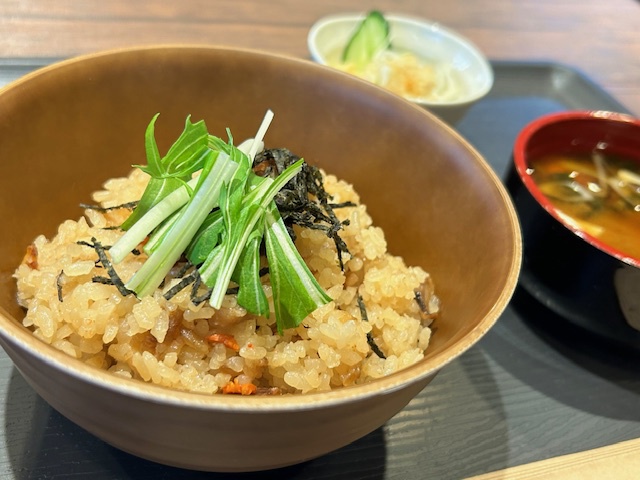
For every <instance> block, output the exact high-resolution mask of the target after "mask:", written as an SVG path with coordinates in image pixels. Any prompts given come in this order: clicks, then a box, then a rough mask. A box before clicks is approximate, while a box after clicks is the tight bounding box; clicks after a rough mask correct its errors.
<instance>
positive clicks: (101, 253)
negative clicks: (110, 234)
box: [77, 237, 133, 297]
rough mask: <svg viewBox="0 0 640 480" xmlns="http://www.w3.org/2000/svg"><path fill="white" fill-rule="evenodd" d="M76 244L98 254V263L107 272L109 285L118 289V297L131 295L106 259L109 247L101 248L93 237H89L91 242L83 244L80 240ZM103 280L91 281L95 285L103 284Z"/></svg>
mask: <svg viewBox="0 0 640 480" xmlns="http://www.w3.org/2000/svg"><path fill="white" fill-rule="evenodd" d="M77 244H78V245H84V246H87V247H91V248H93V249H94V250H95V251H96V253H97V254H98V260H99V261H100V263H101V264H102V266H103V267H104V269H105V270H106V271H107V274H108V275H109V278H108V280H109V281H110V282H111V283H110V284H111V285H113V286H115V287H116V288H117V289H118V291H119V292H120V295H122V296H123V297H126V296H127V295H131V294H133V292H132V291H131V290H129V289H128V288H127V287H125V286H124V282H123V281H122V279H121V278H120V277H119V276H118V273H117V272H116V271H115V269H114V268H113V265H111V261H110V260H109V258H108V257H107V254H106V253H105V252H106V251H107V250H108V249H109V247H105V246H103V245H102V244H101V243H100V242H99V241H98V240H97V239H96V238H95V237H91V242H85V241H83V240H80V241H78V242H77ZM96 278H100V279H102V280H96ZM104 279H105V277H94V279H93V281H94V282H96V283H104V281H103V280H104Z"/></svg>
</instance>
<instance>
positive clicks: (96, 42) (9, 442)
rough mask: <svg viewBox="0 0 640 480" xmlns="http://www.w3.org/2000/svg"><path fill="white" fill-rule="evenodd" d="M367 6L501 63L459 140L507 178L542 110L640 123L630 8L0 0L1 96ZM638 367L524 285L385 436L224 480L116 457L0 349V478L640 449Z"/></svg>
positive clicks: (559, 2) (444, 474) (333, 0)
mask: <svg viewBox="0 0 640 480" xmlns="http://www.w3.org/2000/svg"><path fill="white" fill-rule="evenodd" d="M372 7H375V8H378V9H381V10H383V11H387V12H391V11H393V12H397V13H403V14H409V15H415V16H419V17H424V18H429V19H432V20H436V21H439V22H441V23H442V24H444V25H446V26H448V27H451V28H453V29H455V30H457V31H459V32H461V33H462V34H464V35H466V36H467V37H468V38H470V39H471V40H472V41H473V42H475V43H476V44H477V45H478V46H479V47H480V49H482V50H483V51H484V52H485V53H486V55H487V56H488V57H489V58H490V59H491V60H494V61H498V62H496V63H495V65H496V66H497V71H498V72H499V73H500V76H499V79H498V82H497V85H496V87H497V89H496V92H495V96H494V97H490V98H488V99H487V101H486V102H484V103H482V104H480V105H479V108H478V109H477V110H476V111H474V112H473V115H471V116H470V117H468V118H465V119H463V120H462V122H461V123H460V124H459V125H457V126H456V128H458V130H459V131H460V132H461V133H462V134H463V135H465V136H466V137H467V138H468V139H469V141H470V142H471V143H473V144H474V145H475V146H476V147H477V148H479V150H480V151H481V153H483V154H484V155H485V157H486V158H487V159H488V160H489V162H490V163H491V164H492V166H493V167H494V168H495V169H496V171H497V172H498V173H499V174H501V175H503V174H504V171H505V168H506V165H507V163H508V161H509V158H508V157H509V151H510V147H511V145H512V143H511V142H512V140H513V138H514V135H515V134H516V133H517V131H518V129H519V128H521V127H522V126H523V125H524V123H525V122H526V121H528V120H530V119H531V118H532V117H534V116H536V115H539V114H543V113H547V112H548V111H553V110H555V109H558V108H564V107H567V106H571V105H578V106H585V107H588V108H606V107H609V106H611V105H613V106H614V107H615V106H617V105H620V106H621V107H622V108H624V107H626V109H628V110H629V111H631V112H632V113H636V114H640V89H638V88H637V86H638V85H640V60H639V59H640V34H638V33H637V31H638V30H639V28H640V2H638V1H635V0H606V1H602V0H580V1H579V0H492V1H490V0H475V1H473V2H471V1H464V0H447V1H445V2H436V1H433V0H378V1H377V2H375V3H373V2H372V3H369V2H364V1H358V0H340V1H338V0H325V1H316V2H307V1H303V0H271V1H269V2H266V1H265V2H259V1H258V0H208V1H207V0H179V1H173V2H169V1H166V0H144V1H142V0H109V1H104V0H101V1H97V0H55V1H46V2H45V1H36V0H2V2H0V86H2V85H3V84H4V83H6V82H7V81H11V80H12V79H14V78H17V77H19V76H20V75H23V74H24V73H26V72H27V71H29V70H31V69H33V68H37V67H39V66H42V65H44V64H46V63H48V62H49V61H51V59H57V58H62V57H70V56H74V55H78V54H83V53H89V52H94V51H98V50H103V49H110V48H115V47H125V46H131V45H141V44H153V43H198V44H219V45H232V46H240V47H248V48H257V49H263V50H268V51H271V52H278V53H283V54H288V55H293V56H298V57H305V58H306V57H308V52H307V47H306V35H307V31H308V30H309V28H310V26H311V25H312V24H313V22H314V21H315V20H316V19H318V18H320V17H322V16H324V15H327V14H331V13H337V12H341V11H365V10H368V9H370V8H372ZM503 60H511V61H514V62H515V63H511V62H506V63H505V62H500V61H503ZM522 61H525V62H536V61H541V62H542V63H539V64H535V63H533V64H531V65H534V67H531V68H530V67H526V65H525V67H523V66H522V65H521V64H520V63H519V62H522ZM544 62H550V63H548V64H547V63H544ZM556 64H562V65H566V66H569V67H571V68H570V69H569V70H572V69H577V70H578V71H580V72H582V73H584V74H585V76H586V77H587V78H590V79H591V80H592V81H593V82H595V84H597V85H599V86H600V87H602V89H603V90H604V91H605V92H608V93H609V94H610V95H611V96H613V99H611V98H609V97H606V96H605V97H602V96H601V95H599V93H598V92H597V91H594V90H593V88H591V87H590V86H589V85H585V84H584V82H583V81H582V80H581V79H580V78H576V77H574V76H572V75H571V72H570V71H566V70H562V69H560V70H559V69H557V68H555V66H554V65H556ZM522 92H525V93H526V94H524V95H521V94H522ZM615 100H617V101H618V102H619V103H616V102H615ZM637 363H638V354H637V352H623V351H621V350H619V349H618V348H615V347H611V346H610V345H604V344H603V342H602V341H601V339H600V338H597V337H593V336H590V335H588V334H585V332H583V331H581V330H580V329H577V328H576V327H575V325H567V324H565V323H564V322H563V319H560V318H558V317H557V316H555V315H554V314H553V313H551V312H550V311H547V310H546V309H545V308H544V307H543V306H541V305H540V304H538V303H537V302H535V301H532V299H531V298H529V297H528V295H527V294H526V293H525V292H523V291H521V290H518V291H517V292H516V296H515V297H514V301H513V302H512V303H511V305H509V307H508V308H507V310H506V312H505V313H504V315H503V316H502V317H501V319H500V320H499V322H498V323H497V324H496V326H495V327H494V328H493V329H491V331H490V332H489V333H488V334H487V335H486V336H485V337H484V338H483V339H482V340H481V342H480V343H479V344H478V345H477V346H475V347H474V348H472V349H471V350H470V351H468V352H466V353H465V354H464V355H463V356H462V357H460V358H459V359H457V360H456V361H455V362H453V363H452V364H451V365H448V366H447V367H446V368H444V369H443V371H442V372H440V373H439V374H438V376H437V377H436V379H435V380H434V381H433V382H432V383H431V384H430V385H429V387H428V388H426V389H425V390H424V391H423V392H422V393H421V394H420V395H419V396H418V397H417V398H416V399H414V401H412V402H411V403H410V404H409V405H408V406H407V408H405V409H404V410H403V411H402V412H400V413H399V414H398V415H397V416H396V417H394V418H393V419H392V420H390V421H389V422H388V423H387V424H386V425H385V426H384V427H383V428H380V429H378V430H376V431H375V432H373V433H371V434H370V435H368V436H366V437H365V438H363V439H361V440H359V441H357V442H355V443H354V444H352V445H350V446H348V447H346V448H343V449H341V450H339V451H337V452H334V453H331V454H329V455H326V456H324V457H322V458H319V459H316V460H313V461H311V462H307V463H305V464H302V465H298V466H293V467H290V468H287V469H283V470H279V471H275V472H262V473H259V474H252V475H242V474H241V475H232V476H229V475H223V474H211V475H204V474H201V473H198V472H189V471H185V470H179V469H174V468H170V467H164V466H161V465H157V464H153V463H151V462H147V461H144V460H141V459H137V458H135V457H132V456H130V455H128V454H126V453H123V452H119V451H117V450H116V449H114V448H112V447H110V446H109V445H107V444H105V443H104V442H102V441H100V440H98V439H97V438H95V437H93V436H92V435H90V434H88V433H87V432H85V431H83V430H82V429H80V428H78V427H76V426H75V425H73V424H72V423H71V422H69V421H68V420H66V419H65V418H64V417H62V416H61V415H59V414H58V413H57V412H55V411H54V410H53V409H51V407H49V406H48V405H47V404H46V403H45V402H44V401H43V400H42V399H41V398H40V397H39V396H38V395H37V394H36V393H35V392H34V391H33V390H32V389H31V388H30V387H29V386H28V385H27V384H26V383H25V381H24V380H23V379H22V377H21V376H20V374H19V373H18V372H17V371H16V370H15V368H13V366H12V364H11V361H10V360H9V359H8V358H7V357H6V355H4V353H3V352H0V425H1V426H0V478H2V479H19V480H24V479H54V478H56V479H58V478H60V479H62V478H65V479H66V478H78V479H84V478H92V479H154V480H157V479H167V480H169V479H170V480H176V479H199V478H207V479H216V480H218V479H228V478H234V479H238V480H239V479H245V478H246V479H249V478H252V479H253V478H258V479H263V480H264V479H269V478H278V479H285V478H286V479H300V480H310V479H317V480H320V479H322V480H328V479H333V480H335V479H345V480H346V479H348V480H392V479H393V480H405V479H409V480H413V479H438V480H439V479H451V480H457V479H462V478H467V477H470V476H473V475H480V474H485V473H487V472H492V471H496V470H502V469H505V468H509V467H513V466H517V465H522V464H528V463H530V462H535V461H538V460H544V459H548V458H554V457H557V456H559V455H564V454H572V453H576V452H582V451H585V450H591V449H594V448H598V447H603V446H606V445H611V444H615V443H617V442H623V441H628V440H632V439H635V438H639V437H640V408H638V406H639V405H640V374H638V369H637V368H636V367H635V365H637ZM638 453H640V452H638ZM212 454H215V453H214V452H212ZM639 475H640V473H639ZM494 478H507V477H504V476H502V475H501V474H500V475H498V476H497V477H494ZM518 478H525V477H518ZM630 478H633V477H630Z"/></svg>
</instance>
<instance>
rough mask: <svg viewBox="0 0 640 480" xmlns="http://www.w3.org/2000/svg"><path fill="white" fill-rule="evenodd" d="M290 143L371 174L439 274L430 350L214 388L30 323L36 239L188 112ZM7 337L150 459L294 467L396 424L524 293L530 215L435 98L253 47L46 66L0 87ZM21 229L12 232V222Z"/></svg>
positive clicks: (55, 388)
mask: <svg viewBox="0 0 640 480" xmlns="http://www.w3.org/2000/svg"><path fill="white" fill-rule="evenodd" d="M268 108H271V109H272V110H273V111H274V112H276V118H277V121H275V122H274V124H273V125H272V127H271V129H270V130H269V133H268V137H267V146H287V147H288V148H290V149H291V150H293V151H295V152H299V153H300V154H301V155H304V157H305V159H307V161H309V162H313V163H314V164H317V165H319V166H322V167H324V168H325V169H326V170H328V171H329V172H332V173H335V174H336V175H338V176H339V177H342V178H344V179H346V180H348V181H350V182H352V183H354V184H355V187H356V188H357V190H358V191H359V192H360V194H361V197H362V199H363V201H364V202H365V203H366V204H367V205H368V207H369V210H370V212H371V213H372V215H373V218H374V221H375V222H376V223H377V224H378V225H380V226H381V227H383V228H384V229H385V231H386V234H387V238H388V243H389V248H390V250H391V251H392V252H393V253H396V254H401V255H403V256H404V257H405V259H406V260H407V262H408V263H410V264H419V265H421V266H423V267H424V268H425V269H426V270H427V271H429V272H430V273H431V274H432V275H433V277H434V280H435V282H436V285H437V289H438V293H439V295H440V297H441V299H442V302H443V305H444V308H443V314H442V317H441V319H440V320H439V321H438V329H437V332H436V333H435V334H434V336H433V342H432V345H431V346H430V347H429V350H428V352H427V355H426V358H425V359H424V360H423V361H421V362H420V363H418V364H416V365H415V366H413V367H411V368H407V369H406V370H403V371H401V372H399V373H396V374H394V375H391V376H389V377H387V378H384V379H381V380H377V381H373V382H371V383H369V384H366V385H362V386H355V387H350V388H344V389H342V390H335V391H331V392H327V393H320V394H309V395H298V396H295V395H292V396H280V397H268V398H265V397H259V398H248V397H247V398H245V397H240V398H239V397H237V396H222V395H215V396H204V395H198V394H190V393H183V392H177V391H172V390H167V389H164V388H160V387H156V386H153V385H148V384H145V383H142V382H137V381H131V380H125V379H121V378H116V377H115V376H112V375H110V374H108V373H107V372H104V371H99V370H96V369H93V368H90V367H88V366H86V365H83V364H81V363H79V362H78V361H76V360H74V359H71V358H69V357H67V356H66V355H65V354H63V353H61V352H59V351H56V350H54V349H53V348H51V347H49V346H47V345H44V344H42V343H41V342H40V341H38V340H37V339H36V338H34V337H33V336H32V335H31V334H30V333H29V331H28V330H27V329H25V328H23V327H22V326H21V320H22V318H23V316H24V312H23V311H22V309H21V308H20V307H19V306H18V305H17V304H16V300H15V296H16V287H15V285H14V281H13V279H12V274H13V272H14V269H15V268H16V266H17V265H18V264H19V263H20V261H21V259H22V256H23V254H24V251H25V247H26V245H28V244H29V243H30V242H31V241H32V240H33V239H34V237H35V236H36V235H38V234H40V233H44V234H45V235H47V236H51V235H52V234H54V232H55V231H56V228H57V225H58V224H59V222H61V221H62V220H63V219H65V218H77V217H78V216H80V215H81V210H80V209H79V207H78V205H79V203H80V202H86V201H87V200H88V199H90V193H91V192H92V191H95V190H96V189H99V188H100V186H101V184H102V183H103V182H104V181H105V180H106V179H108V178H110V177H114V176H121V175H124V174H126V173H127V172H128V171H129V170H130V166H131V165H132V164H134V163H139V159H140V158H142V157H143V155H144V141H143V135H142V132H144V130H145V128H146V126H147V123H148V122H149V119H150V118H151V117H152V116H153V114H155V113H156V112H162V117H163V121H162V122H161V124H158V127H157V128H156V135H157V136H158V139H159V146H160V150H161V151H162V150H163V148H164V149H166V147H167V143H168V141H169V139H172V138H175V135H177V133H178V132H179V131H180V130H181V129H182V126H183V122H184V118H185V117H186V115H187V114H192V115H193V118H197V119H200V118H203V119H205V120H206V122H207V125H208V127H209V128H210V130H211V131H224V128H226V127H229V128H231V130H232V131H233V133H234V135H235V136H236V138H246V137H249V136H250V135H252V134H253V131H254V129H255V125H256V122H259V120H260V119H261V118H262V116H263V114H264V112H265V110H266V109H268ZM0 158H2V159H3V160H2V162H1V163H0V199H1V200H0V218H1V219H2V222H3V225H5V227H4V228H5V231H4V232H5V233H4V235H2V238H1V239H0V272H1V274H0V282H1V283H0V341H1V343H2V346H3V347H4V349H5V350H6V352H7V353H8V354H9V356H10V357H11V358H12V359H13V361H14V362H15V364H16V366H17V368H18V369H19V370H20V372H21V373H22V375H23V376H24V377H25V379H26V380H27V381H28V382H29V383H30V384H31V385H32V386H33V388H34V389H35V390H36V391H37V392H38V393H39V394H40V395H41V396H42V397H43V398H44V399H45V400H46V401H47V402H49V403H50V404H51V405H52V406H53V407H54V408H55V409H57V410H58V411H59V412H61V413H62V414H63V415H65V416H66V417H68V418H69V419H70V420H72V421H73V422H75V423H77V424H78V425H80V426H82V427H83V428H85V429H86V430H88V431H89V432H91V433H93V434H95V435H96V436H98V437H100V438H101V439H103V440H104V441H106V442H108V443H110V444H112V445H114V446H116V447H118V448H120V449H122V450H125V451H128V452H130V453H132V454H134V455H138V456H140V457H144V458H147V459H150V460H154V461H156V462H160V463H164V464H169V465H174V466H178V467H184V468H192V469H200V470H210V471H250V470H260V469H268V468H275V467H279V466H284V465H289V464H294V463H297V462H302V461H304V460H307V459H310V458H313V457H317V456H320V455H323V454H325V453H327V452H329V451H332V450H334V449H337V448H339V447H341V446H344V445H346V444H348V443H350V442H352V441H354V440H356V439H358V438H360V437H362V436H364V435H366V434H367V433H369V432H371V431H373V430H375V429H376V428H378V427H380V426H381V425H382V424H384V423H385V422H386V421H387V420H388V419H389V418H391V417H392V416H393V415H395V414H396V413H397V412H398V411H400V410H401V409H402V408H403V407H404V406H405V405H406V404H407V403H408V402H409V401H410V400H411V399H412V398H413V397H414V396H415V395H416V394H417V393H418V392H420V391H421V390H422V389H423V388H424V387H425V386H426V385H427V384H428V383H429V381H430V380H431V379H432V378H433V377H434V375H435V374H436V372H438V371H439V370H440V369H441V368H442V367H443V366H445V365H446V364H447V363H449V362H451V361H452V360H453V359H455V358H456V357H458V356H459V355H461V354H462V353H463V352H464V351H466V350H467V349H469V348H470V347H471V346H472V345H474V344H475V343H476V342H477V341H478V340H479V339H480V338H481V337H482V336H483V335H484V334H485V333H486V332H487V330H488V329H489V328H490V327H491V326H492V325H493V324H494V322H495V321H496V319H497V318H498V317H499V315H500V313H501V312H502V311H503V309H504V308H505V306H506V305H507V303H508V301H509V299H510V297H511V294H512V292H513V290H514V288H515V285H516V280H517V275H518V271H519V267H520V256H521V245H520V236H519V235H520V234H519V226H518V222H517V219H516V215H515V211H514V209H513V207H512V205H511V203H510V200H509V197H508V194H507V193H506V190H505V189H504V188H503V186H502V185H501V184H500V182H499V180H498V178H497V177H496V175H495V174H494V173H493V172H492V171H491V169H490V168H489V166H488V165H487V163H485V161H484V160H483V159H482V158H481V157H480V155H479V154H478V153H477V152H476V151H475V150H473V148H471V147H470V146H469V144H468V143H467V142H466V141H465V140H463V139H462V138H461V137H460V136H459V135H458V134H456V133H455V132H454V131H453V130H451V129H450V128H449V127H447V126H445V125H444V124H443V123H441V122H440V121H439V120H437V119H435V117H433V116H432V115H430V114H429V113H427V112H425V111H424V110H422V109H420V108H418V107H416V106H414V105H412V104H410V103H409V102H405V101H403V100H401V99H399V98H397V97H395V96H393V95H391V94H389V93H387V92H385V91H383V90H382V89H379V88H377V87H374V86H372V85H369V84H367V83H365V82H362V81H360V80H357V79H355V78H353V77H351V76H347V75H343V74H340V73H337V72H335V71H333V70H330V69H328V68H326V67H322V66H319V65H316V64H313V63H311V62H306V61H302V60H295V59H290V58H284V57H281V56H275V55H269V54H263V53H258V52H252V51H244V50H233V49H225V48H207V47H189V46H186V47H167V46H164V47H150V48H140V49H131V50H122V51H115V52H107V53H100V54H96V55H90V56H86V57H83V58H78V59H72V60H69V61H65V62H62V63H59V64H56V65H53V66H51V67H48V68H45V69H43V70H40V71H38V72H35V73H33V74H31V75H28V76H26V77H25V78H23V79H21V80H19V81H17V82H15V83H13V84H12V85H10V86H8V87H7V88H5V89H4V90H2V91H1V92H0ZM7 228H8V230H7Z"/></svg>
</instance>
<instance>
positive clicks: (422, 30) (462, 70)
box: [308, 14, 493, 105]
mask: <svg viewBox="0 0 640 480" xmlns="http://www.w3.org/2000/svg"><path fill="white" fill-rule="evenodd" d="M363 18H364V15H361V14H348V15H339V16H338V15H337V16H330V17H326V18H324V19H321V20H319V21H318V22H317V23H316V24H315V25H314V26H313V27H312V28H311V30H310V32H309V38H308V44H309V45H308V46H309V51H310V53H311V58H312V59H313V60H315V61H316V62H318V63H322V64H325V65H326V64H329V63H335V62H337V61H338V59H339V56H340V54H341V52H342V50H343V49H344V47H345V45H346V44H347V41H348V40H349V38H350V37H351V35H352V34H353V32H354V31H355V28H356V26H357V25H358V23H359V22H360V21H362V19H363ZM385 18H386V19H387V20H388V22H389V25H390V29H391V43H392V45H393V47H394V48H396V49H398V50H403V51H409V52H413V53H415V54H416V55H418V56H419V57H420V58H423V59H424V60H426V61H429V62H434V63H445V64H447V65H450V66H451V67H452V69H453V70H454V71H456V72H457V73H458V75H459V77H460V79H461V81H462V83H463V85H464V87H463V93H462V94H461V95H460V97H459V98H458V99H457V100H456V101H455V102H452V101H436V100H434V101H426V100H424V101H420V102H419V103H420V104H423V105H443V104H446V105H458V104H466V103H469V102H473V101H474V100H477V99H478V98H481V97H483V96H484V95H485V94H486V93H487V92H488V91H489V89H490V88H491V86H492V84H493V70H492V69H491V66H490V65H489V63H488V61H487V59H486V58H485V56H484V55H483V54H482V53H481V52H480V50H479V49H478V48H477V47H476V46H475V45H474V44H473V43H471V42H470V41H469V40H467V39H466V38H464V37H462V36H461V35H459V34H457V33H455V32H453V31H452V30H450V29H448V28H446V27H444V26H442V25H440V24H438V23H435V22H431V21H428V20H420V19H416V18H411V17H406V16H402V15H385Z"/></svg>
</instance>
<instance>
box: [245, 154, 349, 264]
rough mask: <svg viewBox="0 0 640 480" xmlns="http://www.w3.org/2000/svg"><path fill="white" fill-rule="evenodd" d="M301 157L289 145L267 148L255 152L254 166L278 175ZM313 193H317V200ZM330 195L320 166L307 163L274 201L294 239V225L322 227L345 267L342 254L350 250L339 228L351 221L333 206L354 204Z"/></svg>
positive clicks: (258, 171) (272, 174)
mask: <svg viewBox="0 0 640 480" xmlns="http://www.w3.org/2000/svg"><path fill="white" fill-rule="evenodd" d="M299 159H300V157H298V156H297V155H294V154H293V153H291V152H290V151H289V150H287V149H286V148H273V149H267V150H264V151H262V152H260V153H259V154H258V155H256V158H255V160H254V162H253V170H254V172H255V173H256V174H257V175H261V176H264V177H266V176H274V177H275V176H277V175H280V173H282V171H284V169H285V168H287V167H288V166H289V165H291V164H293V163H295V162H296V161H298V160H299ZM310 197H315V199H316V200H317V201H314V200H313V199H312V198H310ZM330 199H331V197H330V195H329V194H328V193H327V192H326V190H325V189H324V184H323V181H322V173H321V172H320V170H319V169H318V168H317V167H314V166H312V165H309V164H307V163H305V164H304V165H303V166H302V170H301V171H300V173H299V174H298V175H296V176H295V177H294V178H293V179H291V180H290V181H289V182H288V183H287V184H286V185H285V187H284V188H283V189H282V190H280V192H278V194H277V195H276V196H275V198H274V201H275V203H276V206H277V207H278V211H279V212H280V215H281V216H282V219H283V221H284V223H285V225H286V226H287V231H288V232H289V235H290V236H291V238H292V239H293V240H294V241H295V239H296V236H295V233H294V231H293V225H294V224H295V225H300V226H302V227H307V228H313V229H316V230H322V231H324V232H325V234H326V235H327V236H328V237H329V238H331V239H333V241H334V243H335V246H336V250H337V252H338V262H339V264H340V269H341V270H342V271H344V261H343V255H344V254H348V253H349V249H348V248H347V244H346V243H345V242H344V240H342V238H341V237H340V234H339V233H338V232H339V230H340V229H341V228H342V226H343V225H347V224H348V221H345V222H341V221H340V220H339V219H338V217H337V216H336V214H335V212H334V211H333V209H334V208H344V207H353V206H355V204H353V203H352V202H344V203H340V204H333V203H330V202H329V200H330Z"/></svg>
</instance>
